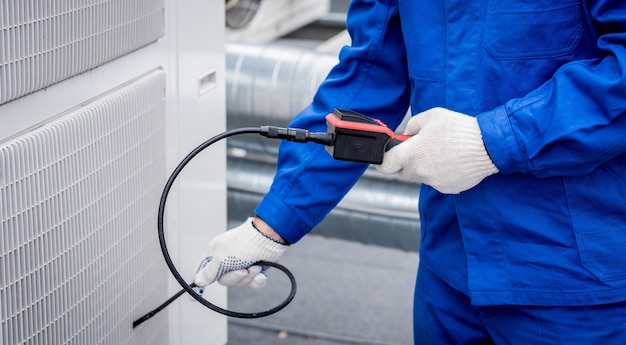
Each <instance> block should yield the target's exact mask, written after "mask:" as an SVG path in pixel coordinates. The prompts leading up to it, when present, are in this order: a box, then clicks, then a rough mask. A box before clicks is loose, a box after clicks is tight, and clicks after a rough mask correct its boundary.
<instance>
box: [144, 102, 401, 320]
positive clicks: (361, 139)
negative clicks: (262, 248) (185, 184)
mask: <svg viewBox="0 0 626 345" xmlns="http://www.w3.org/2000/svg"><path fill="white" fill-rule="evenodd" d="M326 126H327V130H326V132H309V131H308V130H306V129H300V128H282V127H275V126H261V127H244V128H237V129H233V130H229V131H226V132H223V133H220V134H218V135H216V136H214V137H213V138H211V139H209V140H207V141H205V142H204V143H202V144H200V145H199V146H198V147H196V148H195V149H194V150H192V151H191V152H190V153H189V154H187V156H186V157H185V158H184V159H183V160H182V161H181V162H180V163H179V164H178V166H177V167H176V168H175V169H174V171H173V172H172V174H171V175H170V177H169V179H168V180H167V182H166V183H165V188H164V189H163V193H162V194H161V200H160V202H159V211H158V220H157V225H158V235H159V244H160V246H161V251H162V254H163V258H164V259H165V262H166V264H167V266H168V268H169V270H170V272H171V273H172V275H173V276H174V278H176V280H177V281H178V283H179V284H180V285H181V286H182V288H183V289H182V290H180V291H179V292H178V293H176V294H175V295H174V296H172V297H170V298H169V299H168V300H167V301H165V302H164V303H163V304H161V305H160V306H158V307H157V308H155V309H154V310H152V311H150V312H148V313H147V314H145V315H144V316H142V317H140V318H139V319H137V320H135V321H134V322H133V328H135V327H137V326H139V325H140V324H141V323H143V322H144V321H146V320H148V319H150V318H151V317H152V316H154V315H155V314H156V313H158V312H159V311H161V310H163V309H164V308H165V307H167V306H168V305H169V304H170V303H172V302H173V301H174V300H176V299H177V298H178V297H180V296H181V295H183V294H184V293H185V292H187V293H189V294H190V295H191V297H193V298H194V299H195V300H197V301H198V302H200V303H201V304H202V305H204V306H206V307H207V308H209V309H211V310H213V311H216V312H218V313H220V314H223V315H226V316H230V317H236V318H259V317H264V316H268V315H271V314H274V313H276V312H277V311H279V310H281V309H283V308H284V307H285V306H287V304H289V303H290V302H291V300H292V299H293V298H294V296H295V294H296V281H295V278H294V276H293V274H292V273H291V272H290V271H289V270H288V269H287V268H285V267H284V266H282V265H280V264H278V263H275V262H257V263H255V264H256V265H262V266H272V267H275V268H277V269H278V270H280V271H282V272H283V273H285V275H286V276H287V277H288V278H289V280H290V282H291V292H290V293H289V295H288V296H287V297H286V298H285V299H284V300H283V301H282V302H281V303H280V304H279V305H277V306H276V307H274V308H272V309H269V310H266V311H262V312H255V313H240V312H233V311H230V310H226V309H222V308H220V307H218V306H216V305H214V304H212V303H210V302H209V301H207V300H206V299H204V298H203V297H202V296H201V295H200V294H199V293H198V292H196V291H195V290H194V287H196V285H195V284H193V283H191V284H188V283H187V282H186V281H185V280H184V279H183V277H182V276H181V275H180V273H179V272H178V270H177V269H176V267H175V266H174V263H173V262H172V259H171V257H170V255H169V252H168V250H167V245H166V242H165V229H164V218H165V216H164V214H165V204H166V201H167V196H168V195H169V192H170V189H171V188H172V186H173V184H174V181H175V180H176V178H177V177H178V175H179V174H180V173H181V172H182V170H183V168H184V167H185V166H186V165H187V164H188V163H189V162H190V161H191V160H192V159H193V158H194V157H195V156H196V155H197V154H198V153H200V152H201V151H202V150H204V149H206V148H207V147H209V146H211V145H213V144H214V143H216V142H218V141H220V140H222V139H225V138H228V137H230V136H234V135H238V134H246V133H256V134H260V135H262V136H264V137H267V138H270V139H283V140H288V141H294V142H300V143H306V142H314V143H317V144H322V145H325V146H326V150H327V151H328V153H330V155H331V156H332V157H333V158H335V159H338V160H344V161H353V162H362V163H371V164H381V163H382V161H383V155H384V153H385V152H386V151H388V150H389V149H391V148H392V147H394V146H396V145H398V144H400V143H402V142H403V141H404V140H406V139H408V138H409V136H407V135H399V134H394V132H393V131H392V130H391V129H390V128H389V127H387V126H386V125H385V124H384V123H382V122H381V121H379V120H377V119H374V118H371V117H368V116H366V115H363V114H360V113H358V112H356V111H352V110H345V109H335V110H334V112H333V113H330V114H328V115H327V116H326Z"/></svg>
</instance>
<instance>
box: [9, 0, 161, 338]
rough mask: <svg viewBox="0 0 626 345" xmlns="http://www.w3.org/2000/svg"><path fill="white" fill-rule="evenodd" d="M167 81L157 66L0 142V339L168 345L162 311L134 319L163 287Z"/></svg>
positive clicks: (156, 301) (155, 302) (155, 300)
mask: <svg viewBox="0 0 626 345" xmlns="http://www.w3.org/2000/svg"><path fill="white" fill-rule="evenodd" d="M129 3H130V1H129ZM133 3H134V2H133ZM142 3H143V2H142ZM165 82H166V81H165V76H164V73H163V72H162V71H154V72H152V73H150V74H148V75H146V76H144V77H141V78H139V79H137V80H135V81H133V82H132V83H130V84H129V85H127V86H124V87H121V88H120V89H118V90H115V91H113V92H111V93H109V94H107V95H104V96H102V97H101V98H98V99H97V100H94V101H93V102H91V103H89V104H87V105H86V106H83V107H80V108H78V109H75V110H74V111H71V112H69V113H67V114H65V115H62V116H61V117H59V118H57V119H54V120H53V121H51V122H49V123H47V124H45V125H43V126H41V127H39V128H37V129H35V130H32V131H30V132H28V133H26V134H24V135H22V136H19V137H16V138H14V139H12V140H11V141H9V142H5V143H2V144H0V221H1V223H0V225H1V227H0V316H1V321H2V324H1V327H0V343H1V344H4V345H12V344H46V345H47V344H55V345H57V344H81V345H82V344H115V345H119V344H165V343H167V340H168V323H167V314H166V313H162V314H163V315H157V316H155V317H154V318H153V319H151V320H150V321H149V322H146V323H144V324H142V325H141V326H140V327H138V328H137V329H135V330H133V329H132V326H131V325H132V321H133V320H134V319H136V318H137V317H139V316H141V315H143V314H144V313H145V312H147V311H149V310H151V309H152V308H154V307H155V306H157V305H159V304H160V303H161V302H162V301H163V300H165V299H166V298H167V297H168V296H167V289H166V288H165V286H166V284H167V274H168V273H167V272H168V271H167V268H166V267H165V265H164V263H163V259H162V257H161V254H160V250H159V245H158V239H157V234H156V210H157V205H158V200H159V197H160V192H161V190H162V187H163V184H164V182H165V165H164V161H165V105H164V102H165V97H164V95H165Z"/></svg>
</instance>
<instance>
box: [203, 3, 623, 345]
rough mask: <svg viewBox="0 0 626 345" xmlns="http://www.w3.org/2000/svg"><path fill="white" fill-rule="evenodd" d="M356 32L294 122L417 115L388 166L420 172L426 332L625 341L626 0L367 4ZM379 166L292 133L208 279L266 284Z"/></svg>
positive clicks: (213, 257) (209, 266) (518, 339)
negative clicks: (297, 139) (272, 270)
mask: <svg viewBox="0 0 626 345" xmlns="http://www.w3.org/2000/svg"><path fill="white" fill-rule="evenodd" d="M347 27H348V31H349V33H350V35H351V37H352V45H351V46H349V47H344V48H343V49H342V50H341V53H340V55H339V57H340V62H339V64H338V65H337V66H336V67H334V68H333V69H332V70H331V72H330V73H329V75H328V77H327V78H326V80H325V81H324V83H323V84H322V85H321V86H320V87H319V90H318V92H317V94H316V95H315V97H314V99H313V101H312V103H311V104H310V105H309V106H308V107H307V108H306V109H304V110H303V111H302V112H301V113H300V114H298V115H297V116H296V117H295V118H294V119H293V122H292V123H291V124H290V127H298V128H306V129H309V130H312V131H325V129H326V125H325V120H324V117H325V116H326V115H327V114H328V113H330V112H332V111H333V109H334V108H345V109H350V110H355V111H358V112H360V113H363V114H366V115H369V116H371V117H375V118H378V119H380V120H382V121H383V122H385V123H387V124H388V125H389V126H390V127H392V128H395V127H396V126H397V125H398V124H399V123H400V122H401V120H402V119H403V117H404V115H405V113H406V112H407V109H408V107H409V106H410V109H411V113H412V114H416V115H415V116H414V117H413V118H412V119H411V121H409V123H408V126H407V130H406V133H407V134H410V135H412V136H413V137H412V138H411V139H409V140H407V141H405V142H404V143H402V144H400V145H399V146H396V147H395V148H393V149H392V150H390V151H389V152H388V153H387V154H386V155H385V160H384V162H383V164H381V165H380V166H378V167H377V168H378V169H379V170H380V171H383V172H386V173H398V174H400V175H401V176H403V177H406V178H410V179H413V180H416V181H419V182H421V183H422V187H421V192H420V200H419V212H420V219H421V246H420V264H419V272H418V275H417V283H416V291H415V300H414V334H415V343H416V344H457V343H458V344H461V343H463V344H469V343H474V344H483V343H485V344H488V343H496V344H624V343H626V302H625V301H626V255H625V253H626V3H625V2H624V1H623V0H586V1H582V0H535V1H525V0H475V1H465V0H463V1H460V0H447V1H443V0H354V1H352V3H351V5H350V8H349V12H348V19H347ZM366 168H367V166H366V165H363V164H359V163H351V162H343V161H336V160H333V159H332V158H331V157H330V155H329V154H328V153H326V152H325V148H324V147H323V146H322V145H316V144H306V145H303V144H298V143H291V142H284V143H282V144H281V147H280V154H279V158H278V170H277V173H276V176H275V179H274V182H273V184H272V186H271V189H270V190H269V192H268V193H267V195H265V197H264V198H263V200H262V201H261V203H260V204H259V205H258V207H257V208H256V217H254V218H253V219H251V220H248V221H246V222H245V223H244V224H242V225H240V226H238V227H236V228H235V229H232V230H231V231H227V232H225V233H224V234H222V235H220V236H218V237H217V238H215V239H214V240H213V241H212V242H211V243H210V245H209V247H210V250H209V253H210V254H209V259H210V260H205V261H204V264H203V266H202V268H201V269H200V270H199V272H198V273H197V275H196V278H195V283H196V284H198V285H201V286H204V285H208V284H210V283H212V282H214V281H216V280H217V281H219V282H220V283H222V284H225V285H233V284H245V283H249V284H251V285H253V286H262V285H263V283H264V280H265V279H266V277H265V275H264V274H262V273H259V272H260V271H261V269H260V267H250V266H251V264H252V263H253V262H256V261H258V260H268V261H276V260H278V259H279V258H280V257H281V255H282V253H283V252H284V251H285V249H286V248H288V245H289V244H293V243H296V242H297V241H298V240H300V239H301V238H302V237H303V236H304V235H306V234H307V233H308V232H309V231H310V230H311V229H312V228H313V227H315V226H316V225H317V224H318V223H319V222H320V221H321V220H322V219H323V218H324V217H325V216H326V215H327V213H328V212H329V211H330V210H331V209H333V207H335V206H336V205H337V203H338V202H339V200H340V199H341V198H342V197H343V196H344V195H345V194H346V193H347V192H348V190H349V189H350V188H351V187H352V186H353V184H354V183H355V182H356V181H357V179H358V178H359V177H360V176H361V174H362V173H363V171H364V170H365V169H366ZM381 231H384V229H381Z"/></svg>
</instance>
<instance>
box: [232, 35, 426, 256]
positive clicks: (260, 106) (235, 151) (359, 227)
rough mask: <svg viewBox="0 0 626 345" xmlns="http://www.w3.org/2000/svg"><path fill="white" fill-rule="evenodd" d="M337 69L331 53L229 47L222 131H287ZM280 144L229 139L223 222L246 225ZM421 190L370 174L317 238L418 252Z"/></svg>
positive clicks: (268, 178) (291, 48)
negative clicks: (237, 221) (251, 128)
mask: <svg viewBox="0 0 626 345" xmlns="http://www.w3.org/2000/svg"><path fill="white" fill-rule="evenodd" d="M336 63H337V58H336V54H332V55H331V54H328V53H321V52H318V51H316V50H315V49H314V48H311V47H310V46H309V47H306V46H302V47H296V46H293V45H289V46H287V45H285V44H282V43H280V42H277V43H271V44H268V45H262V46H260V45H249V44H239V43H229V44H227V47H226V70H227V108H226V109H227V127H228V128H229V129H232V128H238V127H248V126H261V125H268V124H271V125H275V126H287V124H288V123H289V121H290V120H291V118H292V117H293V116H294V115H295V114H297V113H298V112H299V111H300V110H301V109H302V108H304V107H305V106H306V105H307V104H308V103H309V102H310V101H311V99H312V97H313V95H314V93H315V91H316V90H317V87H318V86H319V84H320V83H321V82H322V81H323V80H324V78H325V77H326V75H327V74H328V72H329V71H330V69H331V68H332V67H333V66H334V65H335V64H336ZM277 149H278V141H275V140H267V139H266V138H263V137H260V136H235V137H231V138H229V139H228V153H229V154H228V172H227V183H228V217H229V219H245V218H246V217H248V216H250V215H251V214H252V213H253V210H254V207H255V206H256V205H257V204H258V202H259V201H260V200H261V197H262V196H263V195H264V194H265V193H266V192H267V190H268V189H269V186H270V184H271V182H272V179H273V177H274V173H275V171H276V153H277ZM418 196H419V185H417V184H415V183H412V182H407V181H402V180H399V179H396V178H391V177H389V176H388V175H383V174H380V173H378V172H377V171H376V170H375V169H368V171H367V172H366V173H365V174H364V176H363V177H362V178H361V179H360V180H359V182H357V184H356V185H355V186H354V188H353V189H352V190H351V191H350V193H348V195H347V196H346V197H345V198H344V200H342V202H341V203H340V204H339V205H338V206H337V207H336V208H335V209H334V210H333V211H332V212H331V214H329V215H328V216H327V217H326V219H325V220H324V221H323V222H322V223H321V224H320V225H319V226H318V227H317V228H316V229H315V230H314V233H317V234H321V235H325V236H329V237H336V238H342V239H348V240H355V241H359V242H362V243H366V244H376V245H383V246H387V247H393V248H398V249H402V250H407V251H417V250H418V246H419V216H418V213H417V199H418Z"/></svg>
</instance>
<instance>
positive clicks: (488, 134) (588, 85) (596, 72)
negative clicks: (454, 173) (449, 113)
mask: <svg viewBox="0 0 626 345" xmlns="http://www.w3.org/2000/svg"><path fill="white" fill-rule="evenodd" d="M586 3H587V5H586V9H587V12H586V15H587V16H588V19H589V20H590V21H592V22H593V23H594V27H595V28H596V29H597V30H598V38H597V47H594V52H593V56H594V57H592V58H589V59H581V60H577V61H572V62H569V63H567V64H564V65H563V66H561V67H560V68H559V69H558V70H557V71H556V72H555V73H554V75H553V76H552V78H551V79H550V80H547V81H546V82H545V83H543V85H541V86H540V87H538V88H537V89H535V90H533V91H532V92H530V93H528V94H527V95H526V96H525V97H523V98H519V99H513V100H511V101H509V102H507V103H506V104H504V105H503V106H501V107H499V108H496V109H495V110H493V111H489V112H486V113H482V114H480V115H479V116H478V121H479V125H480V128H481V131H482V133H483V138H484V141H485V145H486V147H487V148H488V150H489V153H490V154H491V156H492V159H493V161H494V163H495V164H496V166H497V167H498V168H499V169H500V172H501V173H515V172H519V173H526V174H532V175H534V176H537V177H551V176H574V175H582V174H586V173H588V172H590V171H592V170H593V169H594V168H596V167H597V166H599V165H600V164H602V163H605V162H607V161H609V160H611V159H612V158H614V157H616V156H618V155H621V154H624V153H625V152H626V6H624V2H623V1H622V0H619V1H617V0H599V1H589V2H586ZM510 82H511V83H514V82H515V81H514V80H511V81H510Z"/></svg>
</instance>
